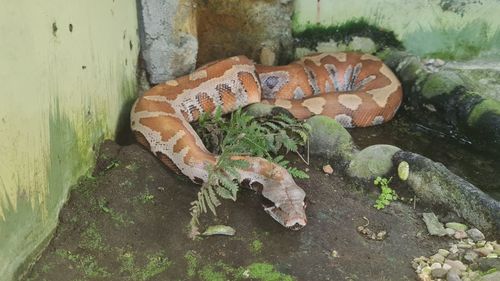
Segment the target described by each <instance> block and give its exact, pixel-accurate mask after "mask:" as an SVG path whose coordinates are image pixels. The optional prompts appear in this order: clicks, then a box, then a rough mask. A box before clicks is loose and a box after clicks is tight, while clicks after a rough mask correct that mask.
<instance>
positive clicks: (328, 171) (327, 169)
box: [323, 164, 333, 175]
mask: <svg viewBox="0 0 500 281" xmlns="http://www.w3.org/2000/svg"><path fill="white" fill-rule="evenodd" d="M323 172H325V173H326V174H329V175H330V174H332V173H333V168H332V166H330V164H328V165H325V166H323Z"/></svg>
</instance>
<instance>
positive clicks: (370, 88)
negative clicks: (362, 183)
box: [131, 52, 402, 229]
mask: <svg viewBox="0 0 500 281" xmlns="http://www.w3.org/2000/svg"><path fill="white" fill-rule="evenodd" d="M401 100H402V89H401V84H400V82H399V81H398V79H397V78H396V76H395V75H394V74H393V73H392V71H391V70H390V69H389V68H388V67H387V66H386V65H385V64H384V63H382V61H380V60H379V59H378V58H376V57H374V56H372V55H368V54H361V53H345V52H344V53H328V54H327V53H322V54H316V55H311V56H307V57H304V58H302V59H301V60H299V61H297V62H293V63H291V64H289V65H286V66H263V65H255V64H254V63H253V62H252V61H251V60H249V59H248V58H246V57H244V56H236V57H231V58H228V59H224V60H220V61H216V62H213V63H210V64H207V65H205V66H202V67H200V68H199V69H197V70H196V71H194V72H193V73H191V74H189V75H186V76H183V77H180V78H178V79H175V80H171V81H168V82H166V83H164V84H160V85H157V86H155V87H153V88H151V89H150V90H149V91H147V92H146V93H145V94H144V95H143V96H142V97H140V98H139V99H138V100H137V101H136V102H135V104H134V106H133V108H132V112H131V126H132V130H133V132H134V134H135V136H136V138H137V140H138V141H139V143H141V144H142V145H144V146H145V147H147V148H148V149H149V150H150V151H151V152H152V153H153V154H155V155H156V156H157V157H158V158H159V159H160V160H161V161H162V162H163V163H164V164H165V165H167V166H168V167H169V168H171V169H172V170H174V171H176V172H178V173H182V174H184V175H186V176H187V177H189V178H190V179H191V180H192V181H193V182H196V183H200V182H204V181H206V180H207V178H208V172H207V165H208V164H215V163H216V162H217V155H214V154H212V153H210V152H209V151H208V150H207V149H206V148H205V146H204V145H203V143H202V141H201V139H200V138H199V136H198V135H197V134H196V132H195V131H194V130H193V128H192V127H191V125H190V122H194V121H196V120H197V119H198V118H199V117H200V115H201V114H202V113H205V112H207V113H213V112H214V111H215V109H216V108H217V107H219V106H220V107H221V109H222V112H223V113H228V112H231V111H234V110H236V109H237V108H239V107H243V106H246V105H248V104H252V103H258V102H263V103H268V104H272V105H275V106H279V107H283V108H285V109H287V110H288V111H290V112H291V113H292V114H293V115H294V116H295V117H296V118H298V119H305V118H308V117H310V116H313V115H326V116H329V117H332V118H334V119H336V120H337V121H338V122H340V123H341V124H342V125H343V126H344V127H365V126H371V125H377V124H381V123H383V122H386V121H388V120H390V119H391V118H392V117H393V116H394V114H395V113H396V111H397V109H398V107H399V105H400V104H401ZM234 158H235V159H244V160H246V161H248V162H249V163H250V166H249V168H247V169H245V170H239V173H240V181H243V180H247V181H249V183H250V184H252V183H259V184H260V185H261V186H262V195H263V196H264V197H265V198H266V199H268V200H270V201H271V202H272V203H273V204H274V206H272V207H267V208H265V211H266V212H267V213H268V214H270V215H271V216H272V217H273V218H274V219H275V220H276V221H278V222H279V223H281V224H282V225H283V226H285V227H287V228H291V229H299V228H301V227H303V226H305V225H306V223H307V219H306V214H305V203H304V198H305V192H304V191H303V190H302V189H301V188H300V187H299V186H297V184H296V183H295V182H294V180H293V179H292V177H291V176H290V174H289V173H288V172H287V171H286V169H284V168H282V167H281V166H279V165H276V164H274V163H271V162H268V161H267V160H265V159H263V158H259V157H250V156H234Z"/></svg>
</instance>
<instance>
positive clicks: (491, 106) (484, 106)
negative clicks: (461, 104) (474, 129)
mask: <svg viewBox="0 0 500 281" xmlns="http://www.w3.org/2000/svg"><path fill="white" fill-rule="evenodd" d="M487 112H491V113H494V114H497V115H500V102H498V101H496V100H492V99H485V100H484V101H482V102H481V103H479V104H478V105H476V106H475V107H474V108H473V109H472V111H471V113H470V115H469V118H468V119H467V123H468V124H469V126H474V125H475V124H476V123H477V122H478V121H479V119H480V118H481V116H483V114H485V113H487Z"/></svg>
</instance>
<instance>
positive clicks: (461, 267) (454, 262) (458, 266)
mask: <svg viewBox="0 0 500 281" xmlns="http://www.w3.org/2000/svg"><path fill="white" fill-rule="evenodd" d="M444 263H445V264H448V265H449V266H451V268H452V269H454V270H457V271H465V270H466V269H467V267H466V266H465V265H464V264H463V263H462V262H461V261H457V260H445V261H444Z"/></svg>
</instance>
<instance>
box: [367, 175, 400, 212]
mask: <svg viewBox="0 0 500 281" xmlns="http://www.w3.org/2000/svg"><path fill="white" fill-rule="evenodd" d="M391 180H392V177H391V178H389V179H386V178H382V177H377V178H376V179H375V181H373V183H374V184H375V186H380V189H381V193H380V195H379V196H378V198H377V201H375V204H374V205H373V207H375V208H377V210H381V209H383V208H385V207H386V206H389V204H391V202H392V201H394V200H397V199H398V195H397V194H396V191H394V189H392V188H390V187H389V183H390V182H391Z"/></svg>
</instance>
